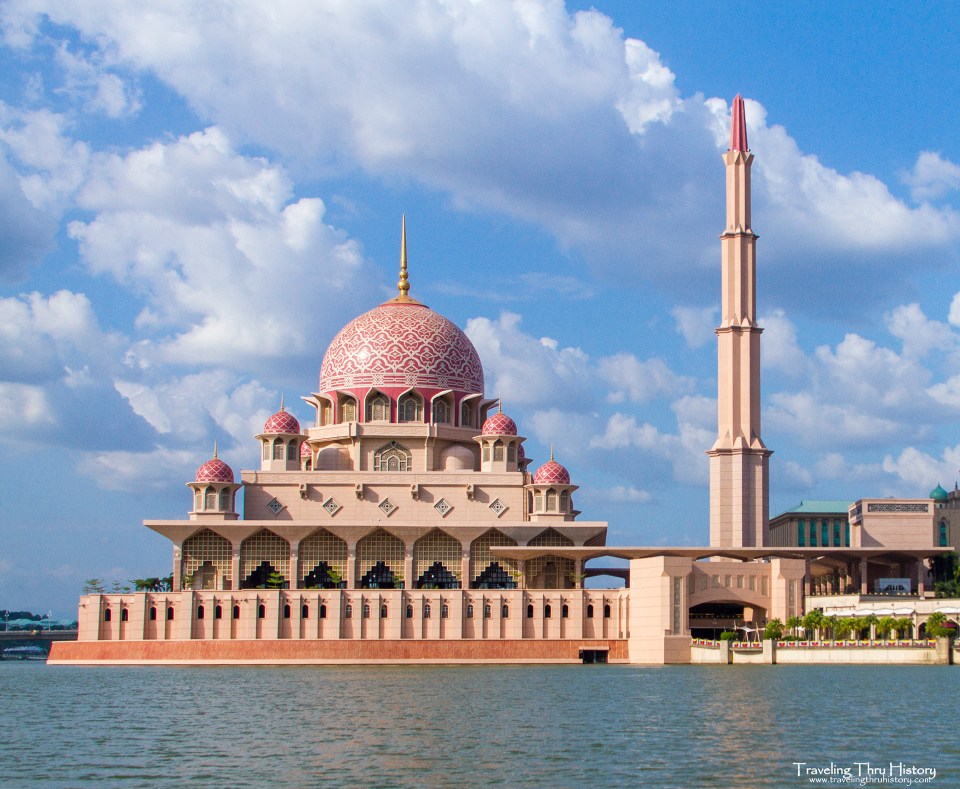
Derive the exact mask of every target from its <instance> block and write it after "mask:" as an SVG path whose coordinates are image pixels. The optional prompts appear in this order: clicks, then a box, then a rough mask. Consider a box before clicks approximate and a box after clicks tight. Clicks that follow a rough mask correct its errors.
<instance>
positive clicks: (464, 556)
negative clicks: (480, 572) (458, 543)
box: [460, 548, 473, 589]
mask: <svg viewBox="0 0 960 789" xmlns="http://www.w3.org/2000/svg"><path fill="white" fill-rule="evenodd" d="M472 580H473V579H472V578H470V549H469V548H464V549H463V550H462V552H461V553H460V588H461V589H469V588H470V581H472Z"/></svg>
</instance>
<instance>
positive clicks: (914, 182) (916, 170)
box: [902, 151, 960, 202]
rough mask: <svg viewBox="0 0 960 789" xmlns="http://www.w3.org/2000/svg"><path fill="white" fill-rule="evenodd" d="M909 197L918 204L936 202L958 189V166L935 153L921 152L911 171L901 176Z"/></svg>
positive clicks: (959, 173) (959, 168)
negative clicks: (907, 188) (907, 187)
mask: <svg viewBox="0 0 960 789" xmlns="http://www.w3.org/2000/svg"><path fill="white" fill-rule="evenodd" d="M902 179H903V182H904V183H905V184H906V185H907V186H909V187H910V196H911V197H913V199H914V200H916V201H918V202H926V201H931V200H938V199H939V198H941V197H944V196H946V195H947V194H949V193H950V192H954V191H956V190H957V189H960V165H956V164H954V163H953V162H951V161H950V160H949V159H944V158H943V157H942V156H941V155H940V154H939V153H938V152H936V151H921V152H920V155H919V156H918V157H917V163H916V164H915V165H914V166H913V170H912V171H910V172H908V173H903V174H902Z"/></svg>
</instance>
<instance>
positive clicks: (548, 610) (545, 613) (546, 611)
mask: <svg viewBox="0 0 960 789" xmlns="http://www.w3.org/2000/svg"><path fill="white" fill-rule="evenodd" d="M552 615H553V609H552V608H550V604H549V603H547V605H545V606H544V607H543V618H544V619H549V618H550V617H551V616H552Z"/></svg>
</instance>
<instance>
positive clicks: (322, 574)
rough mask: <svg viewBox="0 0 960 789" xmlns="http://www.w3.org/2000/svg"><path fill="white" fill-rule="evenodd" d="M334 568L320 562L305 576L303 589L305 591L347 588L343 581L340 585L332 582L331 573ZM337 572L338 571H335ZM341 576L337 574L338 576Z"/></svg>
mask: <svg viewBox="0 0 960 789" xmlns="http://www.w3.org/2000/svg"><path fill="white" fill-rule="evenodd" d="M331 570H332V568H331V567H330V565H329V564H327V563H326V562H320V563H319V564H318V565H317V566H316V567H314V568H313V569H312V570H311V571H310V572H309V573H307V574H306V575H305V576H303V588H304V589H339V588H343V587H344V586H346V584H345V583H344V582H343V581H342V580H341V581H340V582H339V583H334V582H333V581H332V580H330V572H331ZM334 572H336V571H334ZM339 575H340V574H339V573H337V576H339Z"/></svg>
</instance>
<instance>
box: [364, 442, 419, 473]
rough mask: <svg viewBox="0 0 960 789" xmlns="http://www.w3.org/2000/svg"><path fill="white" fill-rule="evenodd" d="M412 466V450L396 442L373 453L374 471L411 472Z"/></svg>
mask: <svg viewBox="0 0 960 789" xmlns="http://www.w3.org/2000/svg"><path fill="white" fill-rule="evenodd" d="M411 466H412V455H411V454H410V450H409V449H407V448H406V447H404V446H401V445H400V444H398V443H397V442H396V441H391V442H390V443H389V444H386V445H385V446H382V447H380V449H378V450H377V451H376V452H374V453H373V470H374V471H410V470H411Z"/></svg>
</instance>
